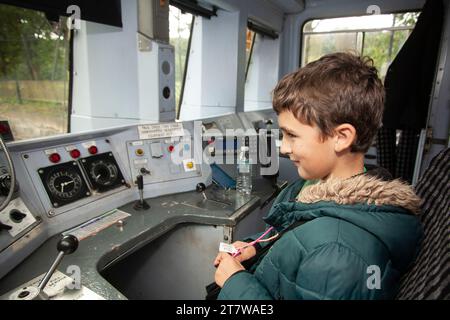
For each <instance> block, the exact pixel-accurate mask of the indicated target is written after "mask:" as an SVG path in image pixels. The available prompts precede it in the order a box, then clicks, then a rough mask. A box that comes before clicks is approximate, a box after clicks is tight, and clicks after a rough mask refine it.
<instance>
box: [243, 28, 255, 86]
mask: <svg viewBox="0 0 450 320" xmlns="http://www.w3.org/2000/svg"><path fill="white" fill-rule="evenodd" d="M255 37H256V33H255V32H253V31H252V30H250V29H247V33H246V41H245V66H246V67H245V80H247V74H248V70H249V68H250V64H251V63H252V61H251V59H252V53H253V45H254V44H255Z"/></svg>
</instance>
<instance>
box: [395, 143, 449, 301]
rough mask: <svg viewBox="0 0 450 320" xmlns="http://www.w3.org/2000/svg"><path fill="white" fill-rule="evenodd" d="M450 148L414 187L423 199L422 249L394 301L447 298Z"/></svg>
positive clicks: (403, 279)
mask: <svg viewBox="0 0 450 320" xmlns="http://www.w3.org/2000/svg"><path fill="white" fill-rule="evenodd" d="M449 176H450V148H447V149H444V150H443V151H441V152H440V153H439V154H438V155H437V156H436V157H434V158H433V160H432V161H431V163H430V166H429V167H428V169H427V170H426V171H425V173H424V174H423V176H422V178H421V179H420V180H419V182H418V184H417V186H416V192H417V194H418V195H419V196H420V197H421V198H422V200H423V203H422V214H421V216H420V218H421V220H422V225H423V228H424V238H423V242H422V248H421V250H420V252H419V255H418V256H417V259H416V260H415V262H414V264H413V266H412V268H411V269H410V270H409V271H408V273H406V274H405V276H404V277H403V278H402V280H401V284H400V290H399V292H398V294H397V299H402V300H410V299H420V300H422V299H450V281H449V280H450V179H449Z"/></svg>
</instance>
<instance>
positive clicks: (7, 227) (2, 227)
mask: <svg viewBox="0 0 450 320" xmlns="http://www.w3.org/2000/svg"><path fill="white" fill-rule="evenodd" d="M11 229H12V227H11V226H8V225H7V224H4V223H2V222H0V231H1V230H11Z"/></svg>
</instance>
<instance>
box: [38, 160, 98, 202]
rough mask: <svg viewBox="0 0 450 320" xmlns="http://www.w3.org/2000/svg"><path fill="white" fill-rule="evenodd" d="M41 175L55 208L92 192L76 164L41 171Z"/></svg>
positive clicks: (66, 164) (63, 164) (65, 164)
mask: <svg viewBox="0 0 450 320" xmlns="http://www.w3.org/2000/svg"><path fill="white" fill-rule="evenodd" d="M38 172H39V175H40V176H41V180H42V182H43V183H44V187H45V190H46V191H47V194H48V196H49V198H50V201H51V204H52V206H53V207H60V206H62V205H65V204H68V203H71V202H74V201H76V200H78V199H81V198H84V197H87V196H89V195H90V192H89V190H88V188H87V185H86V182H85V181H84V179H83V177H82V175H81V171H80V168H79V167H78V165H77V163H76V162H67V163H62V164H59V165H56V166H50V167H47V168H43V169H39V170H38Z"/></svg>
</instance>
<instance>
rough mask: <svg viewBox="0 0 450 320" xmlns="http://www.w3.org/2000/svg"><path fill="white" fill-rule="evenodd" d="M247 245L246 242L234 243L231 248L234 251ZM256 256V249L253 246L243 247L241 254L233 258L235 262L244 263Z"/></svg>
mask: <svg viewBox="0 0 450 320" xmlns="http://www.w3.org/2000/svg"><path fill="white" fill-rule="evenodd" d="M246 245H248V243H247V242H242V241H236V242H233V246H234V247H235V248H236V249H239V248H242V247H244V246H246ZM255 254H256V248H255V247H254V246H248V247H245V248H244V249H242V250H241V254H240V255H238V256H236V257H234V258H235V259H236V260H237V261H239V262H242V261H246V260H248V259H250V258H252V257H254V256H255Z"/></svg>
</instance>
